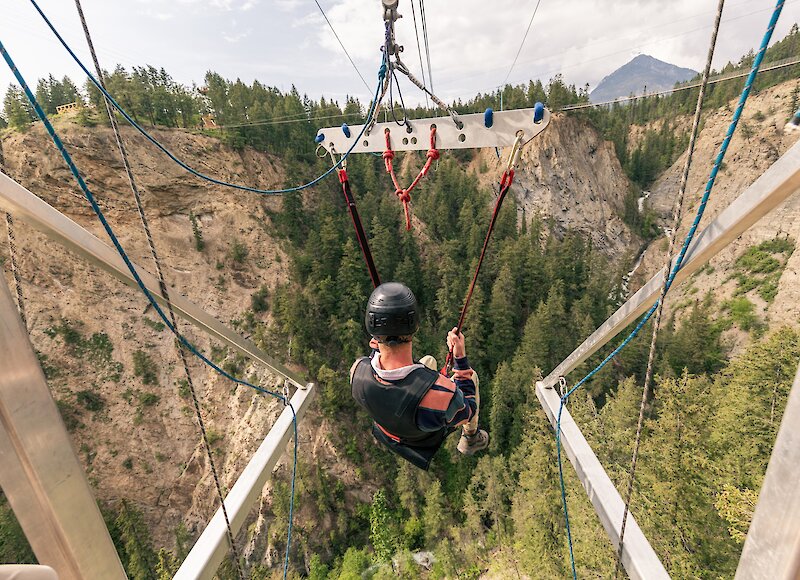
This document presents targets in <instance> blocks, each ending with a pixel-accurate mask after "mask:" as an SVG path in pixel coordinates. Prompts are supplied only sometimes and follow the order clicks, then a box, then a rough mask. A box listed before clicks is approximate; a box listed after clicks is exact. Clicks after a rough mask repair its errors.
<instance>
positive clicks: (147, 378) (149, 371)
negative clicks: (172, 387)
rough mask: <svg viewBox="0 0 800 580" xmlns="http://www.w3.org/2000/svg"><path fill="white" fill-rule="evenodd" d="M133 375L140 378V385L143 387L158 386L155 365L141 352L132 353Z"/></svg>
mask: <svg viewBox="0 0 800 580" xmlns="http://www.w3.org/2000/svg"><path fill="white" fill-rule="evenodd" d="M133 374H134V375H136V376H137V377H141V379H142V383H143V384H145V385H157V384H158V374H157V368H156V365H155V363H154V362H153V359H151V358H150V356H149V355H148V354H147V353H146V352H144V351H143V350H137V351H136V352H134V353H133Z"/></svg>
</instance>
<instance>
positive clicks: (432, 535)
mask: <svg viewBox="0 0 800 580" xmlns="http://www.w3.org/2000/svg"><path fill="white" fill-rule="evenodd" d="M449 519H450V518H449V513H448V511H447V507H446V504H445V500H444V494H443V493H442V484H441V482H440V481H439V480H438V479H434V480H433V482H432V483H431V485H430V487H429V488H428V491H427V492H426V493H425V508H424V509H423V511H422V523H423V524H424V525H425V538H426V541H427V543H428V546H433V545H434V544H436V543H437V542H438V541H439V540H440V539H441V538H442V535H443V534H444V531H445V528H446V526H447V524H448V523H449Z"/></svg>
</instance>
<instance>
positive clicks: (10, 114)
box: [3, 84, 34, 131]
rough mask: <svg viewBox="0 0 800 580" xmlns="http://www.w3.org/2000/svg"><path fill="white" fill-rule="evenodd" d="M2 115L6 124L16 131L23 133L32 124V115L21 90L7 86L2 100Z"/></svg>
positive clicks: (12, 85) (31, 110) (13, 86)
mask: <svg viewBox="0 0 800 580" xmlns="http://www.w3.org/2000/svg"><path fill="white" fill-rule="evenodd" d="M3 115H4V116H5V118H6V120H7V121H8V124H9V125H10V126H11V127H13V128H14V129H16V130H17V131H24V130H26V129H27V128H28V127H30V124H31V123H32V122H33V119H34V114H33V109H32V108H31V105H30V103H28V99H27V98H26V97H25V93H23V92H22V89H20V88H19V87H17V86H16V85H14V84H11V85H9V86H8V90H7V91H6V96H5V98H4V99H3Z"/></svg>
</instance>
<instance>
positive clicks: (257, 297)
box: [250, 286, 269, 312]
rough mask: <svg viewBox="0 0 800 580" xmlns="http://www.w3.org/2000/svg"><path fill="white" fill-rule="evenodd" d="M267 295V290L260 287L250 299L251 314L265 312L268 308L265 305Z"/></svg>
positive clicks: (267, 305) (264, 287)
mask: <svg viewBox="0 0 800 580" xmlns="http://www.w3.org/2000/svg"><path fill="white" fill-rule="evenodd" d="M268 295H269V288H267V287H266V286H262V287H261V288H259V289H258V290H256V291H255V292H253V295H252V296H251V297H250V306H251V308H252V309H253V312H266V311H267V309H268V308H269V304H268V303H267V296H268Z"/></svg>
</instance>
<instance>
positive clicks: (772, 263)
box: [730, 238, 795, 302]
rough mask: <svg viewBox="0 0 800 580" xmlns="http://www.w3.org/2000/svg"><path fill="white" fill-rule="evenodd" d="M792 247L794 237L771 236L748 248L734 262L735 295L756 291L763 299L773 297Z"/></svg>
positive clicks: (768, 300)
mask: <svg viewBox="0 0 800 580" xmlns="http://www.w3.org/2000/svg"><path fill="white" fill-rule="evenodd" d="M794 248H795V243H794V240H791V239H789V238H774V239H772V240H767V241H765V242H761V243H760V244H758V245H756V246H751V247H749V248H747V250H745V252H744V253H743V254H742V255H741V256H739V257H738V258H737V259H736V262H734V264H733V274H731V276H730V278H731V279H735V280H736V281H737V287H736V291H735V292H734V295H735V296H743V295H745V294H747V293H749V292H753V291H755V292H757V293H758V295H759V296H761V298H763V299H764V301H765V302H772V301H773V300H775V296H776V295H777V294H778V282H779V281H780V278H781V275H782V274H783V270H784V268H786V263H787V262H788V261H789V257H790V256H791V255H792V252H794Z"/></svg>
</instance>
